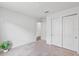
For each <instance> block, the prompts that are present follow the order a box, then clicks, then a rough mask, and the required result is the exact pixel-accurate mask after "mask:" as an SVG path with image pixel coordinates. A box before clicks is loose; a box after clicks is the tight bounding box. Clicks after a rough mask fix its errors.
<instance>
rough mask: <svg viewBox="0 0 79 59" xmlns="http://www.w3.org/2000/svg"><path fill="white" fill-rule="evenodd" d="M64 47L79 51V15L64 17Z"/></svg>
mask: <svg viewBox="0 0 79 59" xmlns="http://www.w3.org/2000/svg"><path fill="white" fill-rule="evenodd" d="M63 47H64V48H67V49H70V50H73V51H78V15H75V14H74V15H70V16H66V17H63Z"/></svg>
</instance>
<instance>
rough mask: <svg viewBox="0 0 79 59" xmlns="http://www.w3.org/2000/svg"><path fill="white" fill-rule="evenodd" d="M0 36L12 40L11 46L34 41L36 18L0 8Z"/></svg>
mask: <svg viewBox="0 0 79 59" xmlns="http://www.w3.org/2000/svg"><path fill="white" fill-rule="evenodd" d="M0 21H1V23H0V24H1V27H0V28H1V29H0V31H1V38H2V40H10V41H12V42H13V48H14V47H17V46H20V45H24V44H28V43H31V42H34V41H35V39H34V38H35V31H36V30H35V29H36V20H35V19H33V18H31V17H29V16H26V15H24V14H21V13H18V12H15V11H12V10H9V9H6V8H0Z"/></svg>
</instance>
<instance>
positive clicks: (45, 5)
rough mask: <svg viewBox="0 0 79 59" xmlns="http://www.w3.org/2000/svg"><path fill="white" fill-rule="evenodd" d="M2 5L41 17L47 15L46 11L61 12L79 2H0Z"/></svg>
mask: <svg viewBox="0 0 79 59" xmlns="http://www.w3.org/2000/svg"><path fill="white" fill-rule="evenodd" d="M0 6H1V7H5V8H8V9H11V10H14V11H17V12H20V13H23V14H25V15H28V16H31V17H34V18H36V19H40V18H44V17H45V16H46V14H45V13H44V11H47V10H49V12H50V13H55V12H59V11H62V10H65V9H68V8H73V7H77V6H79V2H0Z"/></svg>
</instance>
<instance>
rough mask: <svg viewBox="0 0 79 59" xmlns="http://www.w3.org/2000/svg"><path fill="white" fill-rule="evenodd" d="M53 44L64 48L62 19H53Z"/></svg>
mask: <svg viewBox="0 0 79 59" xmlns="http://www.w3.org/2000/svg"><path fill="white" fill-rule="evenodd" d="M52 44H53V45H56V46H60V47H62V19H61V18H60V17H57V18H53V19H52Z"/></svg>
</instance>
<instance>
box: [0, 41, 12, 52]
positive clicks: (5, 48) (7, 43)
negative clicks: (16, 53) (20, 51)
mask: <svg viewBox="0 0 79 59" xmlns="http://www.w3.org/2000/svg"><path fill="white" fill-rule="evenodd" d="M0 48H1V49H2V50H3V52H8V50H9V49H10V48H11V44H10V41H3V42H2V43H1V44H0Z"/></svg>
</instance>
